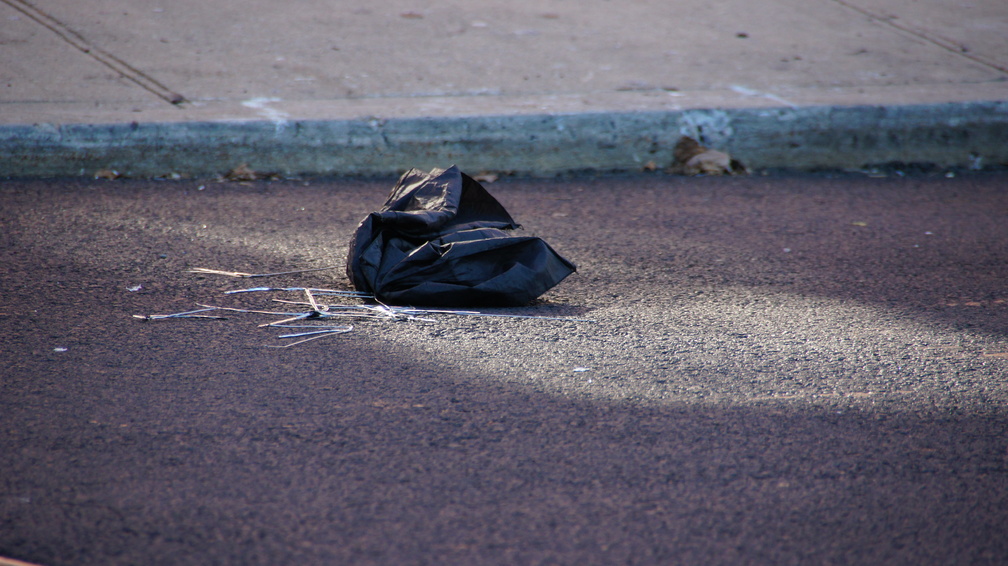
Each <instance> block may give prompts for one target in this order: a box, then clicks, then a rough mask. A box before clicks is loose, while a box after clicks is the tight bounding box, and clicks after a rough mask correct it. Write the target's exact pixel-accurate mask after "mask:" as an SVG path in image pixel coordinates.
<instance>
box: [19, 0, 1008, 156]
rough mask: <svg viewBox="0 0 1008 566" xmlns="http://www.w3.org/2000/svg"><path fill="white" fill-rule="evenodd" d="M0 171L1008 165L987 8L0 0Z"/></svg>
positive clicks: (989, 1)
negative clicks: (713, 156) (685, 142)
mask: <svg viewBox="0 0 1008 566" xmlns="http://www.w3.org/2000/svg"><path fill="white" fill-rule="evenodd" d="M0 61H2V63H0V176H26V175H27V176H38V175H82V174H83V175H90V174H93V172H94V171H96V170H98V169H116V170H118V171H120V172H122V173H124V174H128V175H135V176H156V175H164V174H168V173H180V174H188V175H206V174H214V173H219V172H221V171H226V170H228V169H230V168H232V167H235V166H237V165H239V164H242V163H246V164H248V165H249V166H250V167H251V168H253V169H256V170H260V171H276V172H281V173H289V174H298V173H308V174H390V173H396V172H399V171H401V170H403V169H405V168H408V167H413V166H417V167H422V168H426V167H431V166H436V165H437V166H446V165H448V164H451V163H457V164H458V165H459V166H460V167H462V168H463V170H469V171H482V170H488V171H514V172H521V173H529V174H551V173H556V172H562V171H570V170H583V169H593V170H634V169H640V168H641V167H643V166H644V165H645V164H646V163H648V162H654V163H655V164H656V165H658V166H665V165H668V164H669V162H670V161H671V148H672V146H673V145H674V144H675V141H676V140H677V139H678V137H679V136H680V135H683V134H687V135H692V136H694V137H697V138H699V139H701V140H702V141H704V142H706V143H708V144H710V145H714V146H717V147H719V148H722V149H725V150H727V151H729V152H731V153H732V154H733V155H735V156H736V157H738V158H740V159H741V160H742V161H744V162H746V163H747V164H748V165H750V167H753V168H757V169H760V168H773V167H789V168H798V169H807V168H816V167H843V168H850V167H863V166H866V165H871V164H884V163H891V162H920V163H931V164H936V165H940V166H963V167H965V166H973V167H980V166H993V165H1003V164H1006V163H1008V4H1006V3H1005V2H1004V1H1003V0H967V1H966V2H958V3H956V4H955V5H950V4H949V3H947V2H941V1H939V0H880V1H875V2H868V1H866V0H815V1H813V2H805V1H801V0H763V1H761V2H759V3H758V5H755V6H754V5H753V4H752V3H750V2H744V1H742V0H728V1H726V2H719V3H710V2H701V1H699V0H684V1H679V2H674V3H672V2H661V1H658V0H644V1H637V2H623V3H615V2H609V1H606V0H588V1H584V2H577V3H572V2H568V1H563V0H540V1H536V2H532V1H529V0H519V1H515V2H509V3H506V4H504V3H494V2H486V1H478V2H468V3H465V4H449V3H442V2H433V1H430V0H388V1H386V2H382V3H380V4H375V5H372V6H370V7H366V8H365V7H358V5H356V4H354V3H349V2H334V1H329V2H326V1H325V0H299V1H298V2H294V3H278V2H268V1H266V0H246V1H245V2H240V3H237V2H222V1H220V0H216V1H214V0H199V1H196V0H176V1H174V2H170V3H169V2H164V0H95V1H93V2H76V3H72V2H65V1H60V0H32V1H31V2H27V1H25V0H0Z"/></svg>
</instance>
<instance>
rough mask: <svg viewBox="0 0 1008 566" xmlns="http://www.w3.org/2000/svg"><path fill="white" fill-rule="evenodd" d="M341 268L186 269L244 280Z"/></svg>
mask: <svg viewBox="0 0 1008 566" xmlns="http://www.w3.org/2000/svg"><path fill="white" fill-rule="evenodd" d="M340 267H342V266H339V265H330V266H328V267H313V268H309V269H294V270H291V271H276V272H273V273H246V272H244V271H224V270H221V269H207V268H206V267H194V268H192V269H187V270H186V271H187V272H188V273H202V274H204V275H226V276H228V277H242V278H246V279H250V278H254V277H273V276H276V275H295V274H298V273H311V272H313V271H326V270H328V269H339V268H340Z"/></svg>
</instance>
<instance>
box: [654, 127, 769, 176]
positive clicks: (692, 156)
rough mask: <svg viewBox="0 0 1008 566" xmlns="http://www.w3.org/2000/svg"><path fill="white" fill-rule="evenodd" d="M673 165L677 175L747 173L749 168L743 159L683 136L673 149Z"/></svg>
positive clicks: (673, 170) (673, 171) (669, 170)
mask: <svg viewBox="0 0 1008 566" xmlns="http://www.w3.org/2000/svg"><path fill="white" fill-rule="evenodd" d="M672 157H673V159H674V161H673V162H672V167H670V168H669V169H668V172H669V173H673V174H676V175H747V174H748V173H749V170H748V169H747V168H746V166H745V165H743V164H742V162H741V161H739V160H737V159H732V157H731V156H730V155H728V154H727V153H724V152H723V151H718V150H716V149H709V148H707V147H704V146H702V145H700V143H699V142H697V141H696V140H695V139H693V138H691V137H688V136H682V137H681V138H679V141H678V142H676V145H675V148H674V149H673V150H672Z"/></svg>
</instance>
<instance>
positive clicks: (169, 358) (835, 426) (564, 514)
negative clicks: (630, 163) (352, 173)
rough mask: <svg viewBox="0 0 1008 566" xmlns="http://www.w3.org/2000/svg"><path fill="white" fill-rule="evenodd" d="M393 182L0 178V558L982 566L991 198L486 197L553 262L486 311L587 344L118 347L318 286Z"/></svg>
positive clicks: (571, 186) (233, 333) (545, 192)
mask: <svg viewBox="0 0 1008 566" xmlns="http://www.w3.org/2000/svg"><path fill="white" fill-rule="evenodd" d="M393 182H394V180H392V179H377V180H368V179H364V180H360V179H358V180H324V179H306V180H301V181H294V180H288V181H278V182H255V183H219V182H213V181H209V180H193V181H178V182H157V181H135V180H132V181H131V180H118V181H107V180H96V181H82V180H47V181H5V182H4V183H2V184H0V203H2V206H0V221H2V225H3V231H2V234H0V238H2V239H0V254H2V255H0V260H2V264H3V265H4V268H3V273H4V275H3V293H2V295H3V299H2V302H0V330H2V332H3V336H4V339H3V340H2V341H0V349H2V352H3V359H4V367H3V370H2V380H0V413H2V414H3V419H2V421H0V422H2V428H0V452H2V453H3V454H4V457H3V458H2V459H0V556H8V557H12V558H17V559H21V560H28V561H31V562H35V563H40V564H46V565H57V564H99V563H100V564H132V563H142V564H178V563H221V564H265V563H271V564H272V563H296V562H300V563H403V564H410V563H429V562H443V563H466V564H472V563H487V564H491V563H501V564H504V563H506V564H514V563H544V562H549V563H579V564H581V563H584V564H590V563H607V564H611V563H628V562H629V563H689V564H695V563H740V562H742V563H795V562H799V563H807V562H816V563H820V562H822V563H835V562H851V563H882V562H885V563H893V562H898V563H915V564H926V563H949V562H968V563H1004V561H1005V560H1008V539H1006V538H1005V537H1004V533H1005V532H1006V529H1008V501H1006V499H1008V481H1006V480H1008V476H1006V471H1008V436H1006V434H1005V433H1006V428H1008V418H1006V417H1008V415H1006V412H1005V407H1006V403H1008V384H1006V381H1005V376H1006V375H1008V287H1006V285H1005V281H1008V259H1006V258H1008V193H1006V192H1005V190H1004V187H1005V185H1006V183H1008V176H1006V175H1005V174H1004V173H1003V172H1000V173H977V174H969V175H960V176H955V177H952V178H947V177H945V176H943V175H940V174H936V175H917V176H909V177H902V178H901V177H889V178H865V177H863V176H859V175H836V176H827V175H822V176H783V175H782V176H769V177H760V176H755V177H747V178H689V179H687V178H679V177H667V176H661V175H630V176H611V177H607V176H600V177H572V178H562V179H550V180H532V179H505V180H502V181H498V182H496V183H494V184H492V185H489V186H488V187H489V188H490V190H491V192H492V193H493V194H494V195H495V196H496V197H497V198H498V199H499V200H500V201H501V202H502V203H503V204H504V205H505V206H506V207H507V208H508V210H509V211H510V212H511V213H512V215H513V216H514V217H515V218H516V219H517V220H518V221H519V222H521V223H522V224H524V225H525V227H526V230H527V231H528V232H529V233H532V234H535V235H538V236H541V237H543V238H544V239H546V240H547V241H548V242H550V243H551V245H553V247H555V248H556V249H557V250H558V251H559V252H560V253H562V254H564V255H565V256H566V257H568V258H570V259H571V260H572V261H574V262H575V263H577V264H578V267H579V271H578V273H577V274H575V275H573V276H571V277H570V278H569V279H568V280H566V281H564V282H563V283H562V284H561V285H560V286H558V287H556V288H555V289H554V290H552V291H550V292H549V293H547V294H546V295H545V296H544V297H543V298H542V299H541V300H539V301H537V302H536V303H535V304H533V305H531V306H529V307H525V308H519V309H509V310H507V311H505V312H514V313H520V314H537V315H548V316H570V317H579V318H590V319H593V320H594V321H595V322H593V323H583V322H555V321H539V320H512V319H496V318H495V319H475V318H450V317H447V318H446V317H439V319H438V322H436V323H395V324H378V323H367V322H360V323H357V324H356V328H355V330H354V332H352V333H349V334H344V335H340V336H334V337H328V338H325V339H320V340H316V341H313V342H310V343H306V344H303V345H300V346H297V347H294V348H288V349H273V348H266V347H264V345H271V344H276V343H277V340H276V338H275V335H276V334H277V333H276V332H275V331H274V330H270V329H260V328H257V327H256V323H258V322H264V321H265V319H257V318H255V317H254V316H252V317H249V316H244V315H243V316H234V317H230V318H228V320H223V321H219V320H189V319H187V320H170V321H157V322H140V321H137V320H135V319H134V318H132V315H133V314H151V313H165V312H179V311H184V310H189V309H192V308H194V307H195V303H196V302H216V303H221V302H224V301H225V300H231V298H227V297H225V296H224V295H223V292H224V291H225V290H228V289H234V288H240V287H248V286H252V285H253V284H254V285H258V284H260V281H259V280H252V281H251V284H250V281H249V280H236V279H229V278H222V277H217V276H206V275H202V276H201V275H196V274H192V273H186V272H185V270H186V269H188V268H191V267H210V268H218V269H229V270H231V269H234V270H240V271H250V272H266V271H281V270H285V269H298V268H304V267H318V266H325V265H339V264H341V263H342V261H343V258H344V256H345V253H346V241H347V239H348V237H349V235H350V234H351V232H352V230H353V229H354V227H355V226H356V223H357V222H358V221H359V220H360V219H361V218H362V217H363V216H364V215H365V214H366V213H367V212H369V211H371V210H373V209H375V208H376V207H378V206H380V204H381V203H382V202H383V201H384V198H385V195H386V193H387V191H388V190H389V189H390V188H391V186H392V184H393ZM268 284H271V285H307V286H318V287H336V288H347V282H346V279H345V276H344V275H343V273H342V270H341V269H335V270H333V271H331V272H316V273H306V274H303V275H298V276H286V277H280V278H278V279H275V280H272V279H271V280H270V281H268ZM261 299H262V297H254V298H253V297H242V298H240V299H238V298H234V300H235V301H246V303H241V304H252V302H254V301H256V300H261ZM235 304H239V303H235ZM270 308H273V307H270Z"/></svg>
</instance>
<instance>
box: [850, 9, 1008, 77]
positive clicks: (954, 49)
mask: <svg viewBox="0 0 1008 566" xmlns="http://www.w3.org/2000/svg"><path fill="white" fill-rule="evenodd" d="M833 1H834V2H836V3H837V4H840V5H841V6H843V7H845V8H848V9H851V10H854V11H855V12H857V13H859V14H862V15H864V16H867V17H868V18H869V19H871V20H872V21H873V22H876V23H879V24H882V25H884V26H888V27H891V28H893V29H895V30H897V31H901V32H903V33H907V34H910V35H912V36H914V37H916V38H917V39H922V40H924V41H926V42H927V43H930V44H931V45H934V46H936V47H940V48H941V49H944V50H945V51H948V52H949V53H952V54H955V55H958V56H960V57H963V58H966V59H969V60H970V61H973V62H974V63H979V64H981V65H983V66H985V67H988V68H990V69H994V70H995V71H1001V72H1002V73H1008V65H1003V64H1001V63H998V62H996V61H990V60H988V59H987V58H986V57H981V56H979V55H973V54H972V53H969V52H968V51H967V50H966V46H964V45H962V44H960V43H957V42H954V41H952V40H949V39H945V38H943V37H940V36H937V35H935V34H933V33H930V32H927V31H922V30H919V29H916V28H913V27H910V26H905V25H903V24H899V23H897V22H896V21H895V17H893V16H884V15H881V14H876V13H875V12H872V11H871V10H868V9H865V8H861V7H859V6H855V5H854V4H851V3H850V2H848V1H846V0H833Z"/></svg>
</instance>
